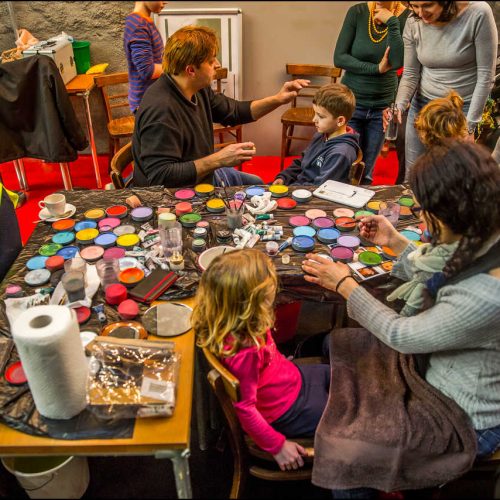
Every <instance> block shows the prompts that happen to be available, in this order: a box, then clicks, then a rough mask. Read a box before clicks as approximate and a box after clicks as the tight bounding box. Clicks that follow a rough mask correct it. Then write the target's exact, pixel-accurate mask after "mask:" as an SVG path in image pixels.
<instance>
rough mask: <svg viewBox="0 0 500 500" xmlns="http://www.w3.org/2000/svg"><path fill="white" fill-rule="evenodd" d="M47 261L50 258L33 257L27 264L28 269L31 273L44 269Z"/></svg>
mask: <svg viewBox="0 0 500 500" xmlns="http://www.w3.org/2000/svg"><path fill="white" fill-rule="evenodd" d="M47 259H48V257H45V256H43V255H36V256H35V257H31V259H29V260H28V262H26V267H27V268H28V269H29V270H30V271H34V270H35V269H44V268H45V262H47Z"/></svg>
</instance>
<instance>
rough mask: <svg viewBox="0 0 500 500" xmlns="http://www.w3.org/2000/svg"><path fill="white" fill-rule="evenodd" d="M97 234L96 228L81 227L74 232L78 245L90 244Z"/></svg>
mask: <svg viewBox="0 0 500 500" xmlns="http://www.w3.org/2000/svg"><path fill="white" fill-rule="evenodd" d="M97 236H99V231H98V230H97V229H82V230H81V231H78V232H77V233H76V242H77V243H80V245H92V243H94V239H95V238H97Z"/></svg>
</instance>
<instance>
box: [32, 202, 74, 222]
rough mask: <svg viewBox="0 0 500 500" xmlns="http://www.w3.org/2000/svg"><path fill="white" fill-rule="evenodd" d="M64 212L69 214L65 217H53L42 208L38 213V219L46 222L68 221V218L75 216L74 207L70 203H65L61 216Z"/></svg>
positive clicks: (45, 208)
mask: <svg viewBox="0 0 500 500" xmlns="http://www.w3.org/2000/svg"><path fill="white" fill-rule="evenodd" d="M66 212H69V213H68V215H66V217H55V216H53V215H51V214H50V212H49V211H48V210H47V207H44V208H42V209H41V210H40V212H39V213H38V218H39V219H41V220H44V221H46V222H55V221H56V220H61V219H69V218H70V217H73V215H75V212H76V207H75V205H72V204H71V203H66V206H65V207H64V212H63V214H65V213H66Z"/></svg>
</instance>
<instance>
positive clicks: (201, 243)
mask: <svg viewBox="0 0 500 500" xmlns="http://www.w3.org/2000/svg"><path fill="white" fill-rule="evenodd" d="M206 247H207V242H206V241H205V240H204V239H203V238H195V239H194V240H193V242H192V243H191V248H192V249H193V251H195V252H203V250H205V248H206Z"/></svg>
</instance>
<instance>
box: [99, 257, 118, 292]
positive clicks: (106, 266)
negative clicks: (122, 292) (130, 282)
mask: <svg viewBox="0 0 500 500" xmlns="http://www.w3.org/2000/svg"><path fill="white" fill-rule="evenodd" d="M95 268H96V271H97V275H98V276H99V280H100V281H101V286H102V289H103V290H106V288H107V287H108V286H109V285H112V284H113V283H119V280H118V274H119V273H120V261H119V259H113V258H111V259H110V258H106V259H101V260H98V261H97V262H96V265H95Z"/></svg>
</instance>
